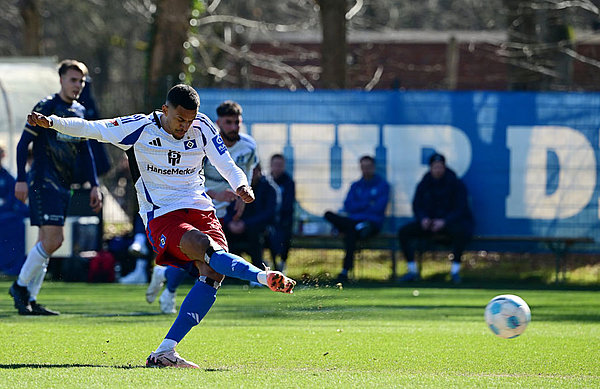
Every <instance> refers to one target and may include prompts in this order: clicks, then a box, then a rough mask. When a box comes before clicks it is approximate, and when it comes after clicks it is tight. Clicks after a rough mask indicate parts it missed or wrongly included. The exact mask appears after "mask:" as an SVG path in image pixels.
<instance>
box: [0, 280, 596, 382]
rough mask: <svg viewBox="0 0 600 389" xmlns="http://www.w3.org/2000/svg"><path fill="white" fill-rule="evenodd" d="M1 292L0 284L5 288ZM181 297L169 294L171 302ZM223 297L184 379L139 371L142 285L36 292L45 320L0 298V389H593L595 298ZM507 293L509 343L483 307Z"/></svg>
mask: <svg viewBox="0 0 600 389" xmlns="http://www.w3.org/2000/svg"><path fill="white" fill-rule="evenodd" d="M9 286H10V283H9V282H0V290H2V289H1V288H4V290H8V287H9ZM189 287H190V285H185V286H184V287H183V288H182V289H181V290H180V291H179V297H178V300H177V301H178V304H180V303H181V301H182V299H183V296H184V295H185V293H186V292H187V289H189ZM414 289H415V288H414V287H413V288H400V287H380V288H375V287H368V288H365V287H358V286H352V287H345V288H343V289H339V288H336V287H334V286H330V287H320V288H315V287H305V288H302V287H300V288H298V290H297V292H296V293H295V294H294V295H292V296H287V295H283V294H274V293H272V292H270V291H268V290H265V289H246V288H244V287H243V286H242V285H227V286H225V287H224V288H222V289H221V290H220V291H219V293H218V298H217V302H216V303H215V305H214V307H213V309H212V310H211V311H210V313H209V314H208V316H207V317H206V318H205V320H204V321H203V322H202V323H201V324H200V325H199V326H198V327H196V328H194V329H193V330H192V332H191V333H190V334H189V335H188V336H187V337H186V338H185V339H184V341H183V342H182V343H181V344H180V345H179V346H178V351H179V352H180V353H181V355H182V356H184V357H185V358H187V359H190V360H192V361H194V362H196V363H198V364H199V365H200V367H201V369H199V370H198V371H181V370H176V369H158V370H157V369H145V368H142V366H143V364H144V361H145V358H146V357H147V355H148V354H149V353H150V351H152V350H153V349H155V348H156V346H157V345H158V343H159V342H160V340H161V339H162V338H163V337H164V335H165V334H166V332H167V331H168V328H169V326H170V325H171V323H172V322H173V320H174V318H175V316H174V315H171V316H166V315H158V314H157V312H158V306H157V305H156V303H155V304H154V305H149V304H147V303H146V302H145V301H144V291H145V287H143V286H125V285H113V284H66V283H52V282H47V283H46V284H45V285H44V289H43V290H42V294H41V295H40V301H41V302H42V303H45V304H47V305H48V306H49V307H51V308H56V309H58V310H61V311H62V312H63V314H62V315H61V316H58V317H22V316H18V315H16V314H15V311H14V309H13V308H12V301H11V300H10V297H9V296H8V294H6V297H5V298H3V299H0V330H1V331H2V333H3V334H5V336H3V337H1V338H0V347H1V349H2V350H3V352H2V353H1V354H0V387H16V386H18V387H158V386H168V387H169V388H171V387H207V386H213V387H267V386H268V387H271V386H273V385H284V386H288V387H290V386H291V387H365V386H366V387H417V386H418V387H500V386H502V387H506V386H508V387H599V386H600V367H599V364H598V363H597V360H598V350H600V336H599V335H600V309H599V308H600V302H599V301H598V299H597V292H594V291H572V290H560V291H557V290H530V289H526V290H515V289H510V288H507V289H466V288H455V287H453V288H427V287H420V288H419V289H418V291H419V293H418V296H414V294H415V293H414ZM502 293H513V294H517V295H520V296H521V297H523V298H524V299H525V300H526V301H527V302H528V304H529V305H530V307H531V309H532V322H531V324H530V326H529V328H528V329H527V330H526V332H525V333H524V334H523V335H522V336H521V337H519V338H516V339H514V340H504V339H500V338H497V337H495V336H494V335H493V334H492V333H491V332H490V331H489V330H488V329H487V327H486V326H485V323H484V321H483V309H484V307H485V305H486V304H487V302H488V301H489V300H490V299H491V298H492V297H494V296H495V295H498V294H502Z"/></svg>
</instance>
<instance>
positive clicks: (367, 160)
mask: <svg viewBox="0 0 600 389" xmlns="http://www.w3.org/2000/svg"><path fill="white" fill-rule="evenodd" d="M360 170H361V172H362V178H361V179H360V180H358V181H355V182H353V183H352V185H351V186H350V190H349V191H348V195H347V196H346V200H345V201H344V208H343V209H342V211H341V212H340V213H339V214H336V213H333V212H329V211H327V212H325V219H327V221H329V222H330V223H331V224H333V226H334V227H335V228H336V229H337V230H338V231H339V232H341V233H342V234H343V235H344V247H345V249H346V255H345V256H344V267H343V269H342V271H341V273H340V274H339V275H338V278H337V280H338V281H347V280H348V272H349V271H350V270H352V268H353V267H354V251H355V250H356V242H357V240H359V239H365V238H368V237H371V236H373V235H376V234H377V233H378V232H379V231H380V230H381V227H382V225H383V221H384V219H385V209H386V207H387V203H388V200H389V197H390V185H389V184H388V183H387V181H386V180H385V179H383V178H382V177H380V176H378V175H376V174H375V159H374V158H373V157H371V156H368V155H365V156H363V157H361V158H360Z"/></svg>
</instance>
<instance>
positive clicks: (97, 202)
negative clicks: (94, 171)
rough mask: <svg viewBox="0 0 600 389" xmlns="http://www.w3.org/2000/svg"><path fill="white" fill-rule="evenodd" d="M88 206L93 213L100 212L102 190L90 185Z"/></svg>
mask: <svg viewBox="0 0 600 389" xmlns="http://www.w3.org/2000/svg"><path fill="white" fill-rule="evenodd" d="M90 208H92V211H94V212H95V213H98V212H100V209H102V192H101V191H100V188H98V187H97V186H94V187H92V190H91V192H90Z"/></svg>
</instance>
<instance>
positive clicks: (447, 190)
mask: <svg viewBox="0 0 600 389" xmlns="http://www.w3.org/2000/svg"><path fill="white" fill-rule="evenodd" d="M412 207H413V214H414V220H413V221H411V222H409V223H407V224H405V225H404V226H402V227H401V228H400V230H399V231H398V239H399V242H400V248H401V249H402V252H403V253H404V257H405V258H406V262H407V267H408V271H407V273H406V274H404V275H403V276H401V277H400V278H399V279H398V280H399V281H400V282H408V281H417V280H419V279H420V274H419V270H418V268H417V265H416V263H415V248H414V244H415V243H416V241H418V240H422V239H432V238H435V237H442V238H444V239H445V240H448V241H450V244H451V246H452V254H451V255H450V256H449V258H450V259H451V261H452V265H451V268H450V277H451V279H452V281H453V282H454V283H459V282H460V281H461V279H460V274H459V273H460V263H461V256H462V253H463V251H464V250H465V247H466V245H467V243H468V242H469V241H470V240H471V237H472V235H473V228H474V220H473V215H472V212H471V209H470V207H469V202H468V195H467V188H466V187H465V185H464V183H463V182H462V181H461V180H460V178H458V177H457V175H456V173H454V171H453V170H452V169H450V168H448V167H447V166H446V158H445V157H444V156H443V155H442V154H438V153H435V154H433V155H432V156H431V157H430V158H429V171H428V172H427V173H426V174H425V176H423V178H422V179H421V181H420V182H419V184H418V185H417V189H416V191H415V196H414V198H413V203H412Z"/></svg>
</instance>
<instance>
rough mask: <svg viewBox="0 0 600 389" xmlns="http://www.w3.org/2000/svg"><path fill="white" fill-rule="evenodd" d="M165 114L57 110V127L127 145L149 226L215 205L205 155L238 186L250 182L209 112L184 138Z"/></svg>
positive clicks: (69, 133) (195, 123)
mask: <svg viewBox="0 0 600 389" xmlns="http://www.w3.org/2000/svg"><path fill="white" fill-rule="evenodd" d="M162 115H163V114H162V113H160V112H154V113H151V114H149V115H144V114H137V115H131V116H123V117H118V118H114V119H106V120H96V121H86V120H83V119H79V118H59V117H57V116H54V115H52V116H51V117H50V118H51V119H52V121H53V125H52V128H54V129H56V130H57V131H59V132H62V133H65V134H67V135H72V136H81V137H86V138H92V139H97V140H99V141H101V142H109V143H112V144H114V145H115V146H117V147H119V148H120V149H123V150H126V151H127V154H128V156H129V158H130V159H131V158H132V156H133V157H134V159H135V164H132V163H131V161H130V166H134V167H133V170H135V166H137V168H138V170H139V171H138V172H136V171H132V172H131V173H132V176H133V179H134V182H135V189H136V191H137V198H138V202H139V206H140V216H141V217H142V220H143V221H144V225H145V226H147V225H148V222H149V221H150V220H152V219H153V218H155V217H158V216H161V215H164V214H166V213H168V212H171V211H174V210H177V209H184V208H192V209H199V210H214V206H213V203H212V200H211V198H210V197H209V196H208V195H207V194H206V191H205V189H204V177H203V175H202V174H200V173H201V170H202V166H203V161H204V159H205V157H208V159H209V160H210V161H211V163H212V164H213V165H214V166H215V167H216V169H217V170H218V172H219V173H220V174H221V175H222V176H223V177H225V178H226V179H227V182H228V183H229V185H230V186H231V187H232V188H233V189H234V190H235V189H237V188H239V187H240V186H242V185H248V179H247V177H246V175H245V174H244V172H243V171H242V170H241V169H240V168H239V167H238V166H236V164H235V162H234V161H233V159H231V156H230V154H229V152H228V151H227V147H226V146H225V144H224V143H223V139H221V136H220V135H219V131H218V130H217V128H216V126H215V125H214V124H213V122H212V121H211V120H210V119H209V118H208V117H207V116H206V115H204V114H202V113H198V115H196V119H195V120H194V122H193V123H192V125H191V126H190V128H189V130H188V131H187V133H186V134H185V136H184V137H183V139H179V140H178V139H175V138H174V137H173V136H172V135H171V134H169V133H167V132H166V131H165V130H164V129H163V128H162V127H161V124H160V117H161V116H162Z"/></svg>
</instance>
